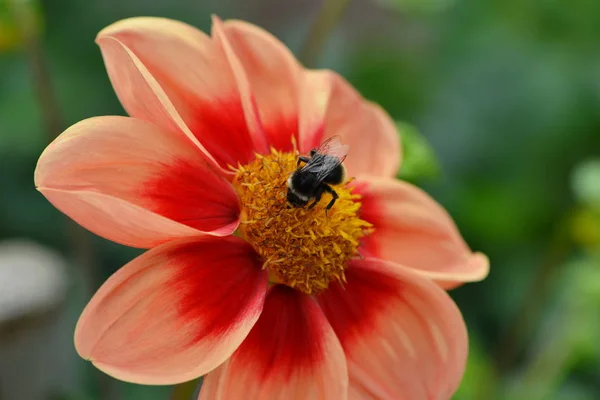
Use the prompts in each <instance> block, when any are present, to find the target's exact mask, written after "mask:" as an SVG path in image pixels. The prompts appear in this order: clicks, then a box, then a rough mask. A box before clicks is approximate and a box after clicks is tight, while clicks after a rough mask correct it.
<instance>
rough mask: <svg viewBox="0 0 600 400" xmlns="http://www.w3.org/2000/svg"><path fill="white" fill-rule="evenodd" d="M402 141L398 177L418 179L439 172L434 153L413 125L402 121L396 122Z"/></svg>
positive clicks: (425, 178)
mask: <svg viewBox="0 0 600 400" xmlns="http://www.w3.org/2000/svg"><path fill="white" fill-rule="evenodd" d="M396 126H397V127H398V132H399V134H400V138H401V141H402V168H401V169H400V173H399V176H398V177H399V178H400V179H404V180H407V181H420V180H427V179H431V178H435V177H437V176H438V175H439V173H440V167H439V164H438V161H437V158H436V155H435V153H434V151H433V149H432V148H431V146H430V145H429V143H428V142H427V139H425V137H423V135H421V133H420V132H419V131H417V130H416V128H415V127H413V126H410V125H408V124H405V123H403V122H398V123H396Z"/></svg>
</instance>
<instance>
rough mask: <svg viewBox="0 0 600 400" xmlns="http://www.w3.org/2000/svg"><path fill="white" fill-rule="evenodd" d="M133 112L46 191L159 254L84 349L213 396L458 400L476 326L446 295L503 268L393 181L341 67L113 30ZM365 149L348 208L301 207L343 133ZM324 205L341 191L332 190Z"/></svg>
mask: <svg viewBox="0 0 600 400" xmlns="http://www.w3.org/2000/svg"><path fill="white" fill-rule="evenodd" d="M97 43H98V44H99V46H100V49H101V51H102V55H103V57H104V61H105V63H106V68H107V70H108V75H109V77H110V80H111V82H112V84H113V87H114V89H115V91H116V93H117V95H118V97H119V99H120V101H121V103H122V104H123V106H124V108H125V110H126V111H127V113H128V114H129V117H121V116H104V117H96V118H90V119H87V120H84V121H81V122H79V123H77V124H75V125H73V126H72V127H70V128H68V129H67V130H66V131H65V132H63V133H62V134H61V135H60V136H59V137H58V138H57V139H56V140H55V141H54V142H52V143H51V144H50V145H49V146H48V148H47V149H46V150H45V151H44V153H43V154H42V155H41V157H40V160H39V163H38V165H37V169H36V172H35V183H36V186H37V188H38V190H39V191H40V192H41V193H42V194H43V195H44V196H45V197H46V198H47V199H48V200H49V201H50V202H51V203H52V204H53V205H54V206H55V207H57V208H58V209H59V210H61V211H62V212H64V213H65V214H67V215H68V216H69V217H71V218H72V219H73V220H75V221H76V222H78V223H79V224H80V225H82V226H83V227H85V228H87V229H89V230H90V231H92V232H94V233H96V234H98V235H100V236H102V237H104V238H106V239H109V240H112V241H115V242H117V243H120V244H123V245H127V246H133V247H137V248H143V249H149V250H148V251H147V252H146V253H144V254H142V255H141V256H139V257H137V258H136V259H134V260H133V261H131V262H130V263H128V264H127V265H125V266H124V267H122V268H121V269H120V270H118V271H117V272H116V273H115V274H114V275H113V276H111V277H110V278H109V279H108V280H107V281H106V282H105V283H104V285H102V287H101V288H100V289H99V290H98V292H97V293H96V294H95V295H94V296H93V298H92V299H91V301H90V302H89V304H88V305H87V307H86V308H85V310H84V311H83V313H82V315H81V318H80V320H79V322H78V324H77V327H76V330H75V346H76V349H77V351H78V352H79V354H80V355H81V356H82V357H83V358H85V359H88V360H90V361H91V362H92V363H93V364H94V365H95V366H96V367H97V368H99V369H100V370H102V371H104V372H105V373H107V374H109V375H111V376H114V377H115V378H118V379H121V380H125V381H129V382H135V383H140V384H175V383H179V382H184V381H188V380H191V379H194V378H196V377H199V376H202V375H206V377H205V379H204V383H203V386H202V389H201V393H200V399H202V400H204V399H206V400H208V399H210V400H212V399H224V400H229V399H240V398H243V399H286V400H287V399H292V400H293V399H299V400H304V399H317V398H318V399H334V400H339V399H346V398H350V399H410V400H421V399H448V398H450V397H451V396H452V394H453V393H454V392H455V390H456V389H457V387H458V385H459V383H460V381H461V378H462V375H463V372H464V367H465V361H466V357H467V350H468V344H467V332H466V328H465V324H464V321H463V319H462V317H461V314H460V312H459V310H458V309H457V307H456V305H455V304H454V303H453V301H452V300H451V298H450V297H449V296H448V294H447V293H446V292H445V290H444V289H445V288H449V287H454V286H457V285H459V284H461V283H463V282H469V281H477V280H481V279H483V278H484V277H485V276H486V274H487V271H488V260H487V258H486V257H485V256H484V255H482V254H480V253H473V252H472V251H471V250H470V249H469V248H468V246H467V245H466V244H465V242H464V240H463V239H462V237H461V235H460V233H459V232H458V230H457V228H456V226H455V224H454V223H453V221H452V219H451V218H450V216H449V215H448V214H447V213H446V212H445V211H444V209H443V208H442V207H441V206H440V205H438V204H437V203H436V202H435V201H434V200H433V199H432V198H431V197H429V196H428V195H427V194H426V193H425V192H423V191H421V190H420V189H418V188H416V187H414V186H412V185H410V184H408V183H404V182H400V181H397V180H395V179H394V177H395V176H396V174H397V171H398V168H399V166H400V160H401V155H400V144H399V136H398V133H397V131H396V128H395V125H394V123H393V122H392V120H391V119H390V117H389V116H388V115H387V114H386V113H385V112H384V111H383V110H382V109H381V107H379V106H377V105H375V104H373V103H371V102H369V101H367V100H365V99H363V98H362V97H361V96H360V95H359V94H358V93H357V92H356V91H355V90H354V89H353V88H352V87H351V86H350V85H349V84H348V83H347V82H345V81H344V79H342V78H341V77H340V76H339V75H337V74H336V73H334V72H332V71H327V70H307V69H304V68H303V67H302V66H301V65H300V64H299V63H298V62H297V61H296V59H295V58H294V56H293V55H292V54H291V52H290V51H289V50H288V49H287V48H286V47H285V46H284V45H283V44H282V43H281V42H279V41H278V40H277V39H276V38H274V37H273V36H271V35H270V34H269V33H267V32H265V31H264V30H262V29H260V28H258V27H256V26H253V25H251V24H248V23H246V22H242V21H226V22H221V21H220V20H219V19H217V18H215V19H214V21H213V28H212V32H211V35H210V36H208V35H206V34H204V33H203V32H201V31H199V30H197V29H195V28H193V27H191V26H189V25H186V24H184V23H181V22H176V21H172V20H167V19H160V18H132V19H127V20H123V21H120V22H117V23H115V24H113V25H111V26H109V27H107V28H105V29H104V30H102V31H101V32H100V33H99V34H98V37H97ZM334 135H335V136H338V137H339V138H340V140H341V141H342V142H343V143H345V144H347V145H348V146H349V153H348V155H347V158H346V159H345V161H344V165H345V167H346V170H347V175H348V177H349V178H351V179H349V180H348V181H346V182H344V183H343V184H341V185H337V186H336V187H335V191H336V193H337V194H338V195H339V198H338V199H337V201H336V202H335V204H334V206H333V207H332V208H331V210H329V211H328V212H327V213H326V210H325V205H326V204H327V203H328V202H329V198H327V199H324V200H321V202H319V203H318V204H317V205H316V206H315V207H314V208H312V209H309V208H308V207H292V206H290V205H289V204H288V202H287V201H286V193H287V190H288V188H287V183H286V182H287V179H288V177H289V176H290V174H291V173H293V172H294V171H295V170H296V169H297V168H298V167H297V160H298V157H299V155H306V154H308V153H309V152H310V150H311V149H314V148H316V147H318V146H319V144H320V143H322V142H323V141H324V140H326V139H327V138H330V137H332V136H334ZM325 196H328V195H327V194H325V195H324V197H325Z"/></svg>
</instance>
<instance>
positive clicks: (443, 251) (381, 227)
mask: <svg viewBox="0 0 600 400" xmlns="http://www.w3.org/2000/svg"><path fill="white" fill-rule="evenodd" d="M356 188H357V192H360V193H361V194H362V196H363V198H362V200H361V201H362V206H361V217H362V218H363V219H365V220H366V221H369V222H370V223H372V224H373V225H374V227H375V232H374V233H372V234H371V235H369V236H368V237H367V238H366V240H365V242H364V254H366V255H373V256H376V257H378V258H382V259H385V260H390V261H393V262H395V263H398V264H401V265H404V266H406V267H410V268H414V269H415V270H418V271H419V272H421V273H423V274H425V275H426V276H428V277H429V278H432V279H435V280H437V281H440V282H444V281H450V282H455V283H457V282H472V281H479V280H482V279H484V278H485V277H486V276H487V274H488V272H489V260H488V258H487V257H486V256H485V255H483V254H481V253H473V252H472V251H471V250H470V249H469V247H468V246H467V244H466V243H465V241H464V240H463V238H462V236H461V235H460V233H459V231H458V229H457V228H456V225H455V224H454V222H453V221H452V218H451V217H450V216H449V215H448V213H447V212H446V211H445V210H444V209H443V208H442V207H441V206H440V205H439V204H438V203H437V202H436V201H435V200H433V199H432V198H431V197H430V196H429V195H428V194H427V193H425V192H424V191H422V190H421V189H419V188H417V187H415V186H413V185H411V184H409V183H406V182H401V181H395V180H392V179H382V178H363V179H362V180H361V179H359V180H357V182H356ZM449 284H450V283H449V282H445V283H444V287H448V285H449Z"/></svg>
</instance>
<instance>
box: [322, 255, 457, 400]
mask: <svg viewBox="0 0 600 400" xmlns="http://www.w3.org/2000/svg"><path fill="white" fill-rule="evenodd" d="M346 279H347V283H345V284H344V285H343V286H341V285H339V284H334V285H330V287H329V289H327V290H326V291H325V292H323V294H321V295H319V296H318V301H319V303H320V305H321V307H322V309H323V311H324V312H325V315H326V316H327V319H328V320H329V323H330V324H331V326H332V327H333V329H334V330H335V333H336V334H337V336H338V338H339V340H340V342H341V343H342V346H343V348H344V351H345V353H346V357H347V362H348V373H349V375H350V391H349V398H350V399H357V400H358V399H386V400H388V399H389V400H392V399H410V400H430V399H437V400H446V399H450V398H451V397H452V394H453V393H454V392H455V390H456V389H457V388H458V386H459V384H460V382H461V379H462V376H463V373H464V369H465V364H466V360H467V352H468V343H467V342H468V340H467V331H466V328H465V324H464V321H463V319H462V316H461V314H460V311H459V310H458V308H457V307H456V305H455V304H454V302H453V301H452V299H451V298H450V297H449V296H448V295H447V294H446V292H444V290H443V289H441V288H439V287H438V286H436V285H435V284H434V283H433V282H431V281H430V280H428V279H426V278H424V277H421V276H419V275H418V274H415V273H414V272H413V271H412V270H410V269H408V268H402V267H399V266H397V265H394V264H392V263H389V262H386V261H381V260H377V259H364V260H359V261H355V262H353V264H351V266H350V267H349V268H348V269H347V272H346Z"/></svg>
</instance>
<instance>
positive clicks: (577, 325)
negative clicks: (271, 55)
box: [0, 0, 600, 400]
mask: <svg viewBox="0 0 600 400" xmlns="http://www.w3.org/2000/svg"><path fill="white" fill-rule="evenodd" d="M192 3H193V4H192ZM201 3H202V4H200V3H197V2H185V1H182V0H174V1H172V2H144V1H141V0H126V1H114V0H106V1H103V2H87V1H83V0H77V1H75V0H55V1H52V2H42V3H40V4H41V6H42V7H41V8H39V10H40V11H43V17H44V18H40V19H39V22H40V23H41V22H42V21H45V22H46V24H45V27H44V29H43V32H44V36H43V38H42V39H43V46H44V51H45V52H46V54H47V56H48V59H49V63H50V70H51V73H52V76H53V78H54V85H55V88H56V93H57V96H58V100H59V103H60V106H61V111H62V113H63V117H64V119H65V120H66V122H67V123H68V124H72V123H74V122H76V121H78V120H81V119H84V118H87V117H90V116H94V115H105V114H123V110H122V108H121V107H120V105H119V103H118V100H117V98H116V96H115V95H114V93H113V91H112V88H111V86H110V82H109V80H108V78H107V76H106V72H105V70H104V66H103V63H102V58H101V56H100V53H99V51H98V49H97V47H96V46H95V44H94V37H95V34H96V33H97V32H98V31H99V30H100V29H101V28H103V27H104V26H106V25H108V24H110V23H112V22H114V21H115V20H117V19H120V18H125V17H129V16H133V15H161V16H165V17H171V18H178V19H182V20H184V21H186V22H189V23H191V24H193V25H196V26H199V27H201V28H203V29H207V27H208V25H209V14H210V13H212V12H216V13H218V14H220V15H221V16H222V17H224V18H226V17H239V18H247V19H250V20H252V21H254V22H258V23H261V24H262V25H263V26H264V27H265V28H267V29H271V30H274V31H276V32H275V33H278V34H281V35H280V36H282V37H301V36H302V35H303V32H304V24H303V23H294V24H292V23H288V22H289V21H291V20H293V19H294V18H295V17H293V16H291V15H287V14H285V13H277V12H270V13H269V12H263V11H265V10H267V11H268V10H271V8H272V7H273V4H272V3H269V2H266V1H264V2H263V1H261V0H253V1H251V2H250V1H249V2H247V3H251V4H252V7H249V6H247V5H246V6H244V4H246V3H244V4H242V3H241V2H235V1H232V2H223V3H217V2H213V3H210V2H208V3H206V4H205V3H203V2H201ZM7 5H8V3H7V2H6V0H4V1H2V0H0V76H2V77H3V79H1V80H0V187H1V188H2V189H1V190H2V191H1V195H0V238H9V237H19V236H21V237H30V238H33V239H36V240H38V241H40V242H42V243H45V244H48V245H50V246H53V247H56V248H59V249H61V250H63V251H65V252H68V251H69V250H70V247H69V244H68V239H67V235H66V234H65V233H64V232H63V230H60V229H57V227H60V226H61V224H62V222H61V221H62V218H61V216H60V214H59V213H58V211H56V210H55V209H54V208H53V207H52V206H51V205H50V204H49V203H48V202H47V201H45V200H44V199H43V198H42V196H41V195H39V194H38V193H37V192H36V191H35V190H34V188H33V182H32V176H33V169H34V168H35V163H36V160H37V157H38V156H39V154H40V153H41V151H42V149H43V148H44V146H45V144H46V143H47V140H48V133H46V132H44V130H43V129H42V127H41V116H40V112H39V109H38V106H37V101H36V97H35V94H34V93H35V92H34V88H33V87H32V85H31V83H30V79H31V77H30V71H29V69H28V65H27V61H26V57H25V54H24V52H23V50H22V49H21V48H20V44H21V43H22V42H21V39H20V36H19V33H18V30H17V29H16V27H15V25H14V20H13V19H11V18H10V17H9V14H8V8H7ZM353 7H354V8H356V9H357V10H358V11H359V12H358V13H357V14H359V15H360V17H361V18H360V22H357V20H354V19H352V13H349V17H348V21H347V22H346V23H345V25H344V24H343V25H342V26H341V27H340V28H339V32H338V34H339V35H340V37H343V38H344V37H348V38H356V36H352V35H355V34H356V31H357V30H360V31H361V32H362V33H361V35H360V36H359V38H358V40H354V39H352V40H350V39H348V40H346V41H344V40H341V41H338V42H336V43H338V44H342V45H343V46H344V52H334V53H332V54H333V55H331V54H329V55H328V56H329V58H328V59H330V60H332V63H333V65H330V67H334V68H337V69H340V70H343V71H344V74H345V76H346V77H347V78H348V79H349V80H350V81H351V83H352V84H354V85H355V86H356V87H357V88H358V90H359V91H360V92H361V93H363V94H364V95H365V96H366V97H367V98H369V99H371V100H373V101H376V102H377V103H379V104H381V105H382V106H383V107H384V108H385V109H386V110H387V111H388V112H389V113H390V114H391V115H392V117H393V118H394V119H395V120H398V121H405V122H402V123H400V124H399V130H400V131H401V133H402V141H403V146H404V163H403V167H402V170H401V177H402V178H403V179H407V180H410V181H413V182H416V183H418V184H419V185H422V186H423V187H424V188H425V189H426V190H427V191H428V192H430V193H431V194H432V195H433V196H434V197H435V198H436V199H437V200H439V201H440V202H441V203H442V204H443V205H444V206H445V207H446V208H447V209H448V210H449V212H450V214H451V215H452V216H453V217H454V219H455V220H456V222H457V226H458V227H459V228H460V230H461V232H462V233H463V235H464V236H465V238H466V240H467V242H468V243H469V244H470V245H471V246H472V247H473V248H474V249H476V250H478V251H483V252H485V253H487V254H488V255H489V256H490V259H491V261H492V269H491V274H490V277H489V278H488V279H487V280H485V281H484V282H482V283H478V284H473V285H465V286H463V287H461V288H459V289H457V290H455V291H453V292H452V295H453V297H454V298H455V299H456V300H457V302H458V304H459V306H460V308H461V310H462V311H463V313H464V315H465V319H466V321H467V324H468V326H469V329H470V331H471V338H472V339H471V354H470V358H469V363H468V367H467V374H466V376H465V380H464V383H463V386H462V387H461V389H460V391H459V393H458V394H457V396H456V399H458V400H475V399H481V400H488V399H494V398H498V399H507V400H508V399H510V400H518V399H527V400H536V399H539V400H547V399H548V400H562V399H565V400H578V399H581V400H584V399H585V400H587V399H589V400H592V399H599V398H600V354H599V351H600V350H599V349H600V347H599V346H597V344H596V342H597V338H598V337H599V335H600V326H599V325H600V321H599V315H600V314H599V313H598V311H597V310H598V309H599V307H600V303H599V302H598V301H599V297H598V296H600V288H599V287H598V283H599V282H600V276H599V273H600V272H599V271H600V256H599V254H600V211H599V210H598V205H599V204H600V202H599V199H600V197H599V193H600V186H599V185H600V178H599V176H600V172H599V170H600V167H599V162H600V161H599V160H600V158H599V157H600V112H599V110H600V50H599V47H598V43H599V39H600V1H598V0H574V1H573V2H570V3H568V5H567V4H566V3H565V2H563V1H560V0H530V1H521V0H453V1H450V0H421V1H419V0H376V1H373V2H355V4H354V5H353ZM378 7H382V8H383V10H384V11H383V13H384V14H385V17H381V13H382V11H381V9H378ZM250 8H256V11H253V10H250ZM390 11H391V12H390ZM39 15H40V16H41V15H42V13H41V12H40V14H39ZM371 16H372V17H373V18H374V19H375V18H379V19H375V21H376V23H375V24H374V26H369V25H368V24H367V25H361V26H360V27H359V28H357V25H359V24H362V23H364V22H365V21H366V20H368V19H369V18H368V17H371ZM308 18H309V16H306V21H308ZM281 21H283V23H281ZM40 26H41V25H40ZM281 27H283V28H281ZM40 29H41V28H40ZM277 29H283V30H282V31H280V32H277ZM345 35H346V36H345ZM6 77H9V78H8V79H7V78H6ZM56 133H58V132H56ZM432 178H435V179H432ZM563 230H566V231H568V232H569V234H570V235H569V236H568V238H567V240H566V241H567V242H568V243H562V242H560V243H556V241H555V236H556V232H562V231H563ZM93 244H94V248H95V255H96V258H97V260H96V261H97V263H98V265H99V266H100V272H99V275H100V276H99V278H98V280H99V281H101V280H103V279H104V278H105V277H107V276H109V275H110V274H111V273H112V272H113V271H115V270H116V269H117V268H118V267H119V266H120V265H122V264H123V263H125V262H126V261H128V260H129V259H131V258H132V257H133V256H134V255H135V254H137V253H139V251H137V250H131V249H125V248H122V247H120V246H117V245H114V244H110V243H108V242H106V241H104V240H102V239H98V238H96V239H94V241H93ZM561 246H564V247H566V251H561V252H559V254H558V256H556V255H555V253H556V249H557V247H561ZM546 265H550V267H546ZM548 268H550V269H551V270H552V271H553V272H554V274H553V275H551V277H550V278H548V281H547V282H548V283H547V285H548V289H547V290H545V291H544V290H542V291H541V292H540V293H542V294H541V296H542V298H541V302H542V304H543V307H541V315H539V316H537V317H539V318H536V322H537V321H538V320H539V324H537V325H536V327H535V329H533V332H523V334H522V335H521V336H519V337H521V338H522V340H523V341H524V343H523V345H524V346H521V347H524V348H525V350H524V351H519V352H518V354H516V355H515V357H514V359H512V360H510V363H509V364H508V366H506V367H504V366H499V365H498V363H497V359H496V355H497V354H499V353H501V352H502V351H503V350H504V349H503V348H502V346H503V343H505V342H504V340H505V339H504V336H503V335H504V334H505V332H506V331H507V328H508V327H510V326H511V325H512V324H513V322H514V321H515V319H516V317H517V316H518V315H519V313H520V312H521V310H522V308H523V307H524V305H526V304H528V302H530V301H531V299H530V297H529V295H530V293H537V291H535V290H534V289H535V288H537V287H538V285H539V282H540V281H541V280H540V271H545V270H547V269H548ZM84 297H85V296H84ZM84 302H85V299H82V300H81V301H79V302H77V303H76V304H74V305H73V306H72V308H73V310H74V311H73V313H74V315H76V314H77V313H78V312H79V311H80V310H81V308H82V307H83V303H84ZM65 334H66V335H71V334H72V332H71V331H69V332H66V333H65ZM73 353H74V350H73ZM73 357H74V358H76V355H75V354H73ZM77 362H78V364H77V365H78V367H79V369H80V370H81V371H83V373H82V375H83V378H82V379H81V382H80V387H78V388H77V390H75V391H74V393H65V397H64V398H68V399H81V400H83V399H86V400H87V399H97V398H100V394H99V393H102V390H101V389H102V385H100V384H98V382H97V381H95V380H94V379H92V377H93V376H96V375H94V374H98V373H97V372H96V371H95V370H94V369H93V368H92V367H90V366H88V365H87V363H86V362H84V361H82V360H77ZM94 382H95V383H94ZM114 390H115V391H116V392H118V393H119V395H120V396H115V397H114V398H122V399H138V398H139V399H142V398H143V399H159V398H160V399H165V398H166V396H167V395H166V394H167V393H169V390H170V389H169V388H165V387H159V388H153V387H141V386H137V385H127V384H118V385H117V386H116V388H114ZM105 397H106V396H105ZM109 398H111V399H112V398H113V397H110V396H109Z"/></svg>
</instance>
